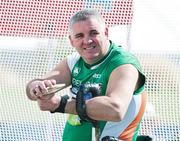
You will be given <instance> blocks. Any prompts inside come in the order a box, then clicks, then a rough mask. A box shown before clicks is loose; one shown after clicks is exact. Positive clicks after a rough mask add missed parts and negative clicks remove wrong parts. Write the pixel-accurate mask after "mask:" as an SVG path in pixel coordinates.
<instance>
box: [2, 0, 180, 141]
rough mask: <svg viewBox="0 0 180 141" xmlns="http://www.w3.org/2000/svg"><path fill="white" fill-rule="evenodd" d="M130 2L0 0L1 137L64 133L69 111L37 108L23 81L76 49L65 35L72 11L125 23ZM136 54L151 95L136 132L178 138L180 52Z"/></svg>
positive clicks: (17, 140)
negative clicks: (96, 13) (93, 12)
mask: <svg viewBox="0 0 180 141" xmlns="http://www.w3.org/2000/svg"><path fill="white" fill-rule="evenodd" d="M132 7H133V1H132V0H85V1H82V0H81V1H76V0H69V1H68V0H61V1H59V0H46V1H42V0H39V1H32V0H30V1H28V0H1V9H0V13H1V19H0V22H1V25H0V28H1V30H0V42H1V47H0V87H1V88H0V95H1V98H0V104H1V105H0V111H1V114H0V132H1V133H0V140H2V141H25V140H26V141H28V140H32V141H44V140H47V141H56V140H57V141H59V140H61V139H62V132H63V129H64V124H65V120H66V116H67V115H65V114H50V113H49V112H40V110H39V109H38V106H37V103H36V102H32V101H30V100H28V99H27V97H26V95H25V85H26V83H27V82H28V81H29V80H31V79H33V78H37V77H39V76H41V75H43V74H45V73H46V72H47V71H49V70H51V69H52V68H53V67H54V66H55V65H56V64H57V63H58V62H59V61H60V60H61V59H62V58H63V57H65V56H67V55H68V54H70V53H71V52H73V51H74V50H73V49H72V48H71V47H70V44H69V41H68V38H67V33H68V22H69V18H70V17H71V16H72V14H74V12H76V11H78V10H81V9H83V8H93V9H97V10H98V11H99V12H100V13H101V14H102V15H103V17H104V18H105V20H106V24H107V25H108V26H109V27H113V26H117V25H120V26H122V25H123V26H125V27H126V28H127V29H128V28H129V26H130V25H131V23H132V17H133V8H132ZM134 54H135V55H136V56H137V57H138V58H139V60H140V62H141V64H142V66H143V68H144V72H145V74H146V76H147V83H146V90H147V93H148V97H149V102H148V106H147V110H146V113H145V116H144V118H143V121H142V124H141V130H140V134H142V135H151V136H153V137H154V138H155V139H157V140H163V141H164V140H167V141H169V140H179V130H180V110H179V108H180V107H179V105H180V103H179V101H180V86H179V84H180V82H179V81H180V61H179V60H180V53H178V52H171V53H167V52H158V53H155V52H140V51H139V52H138V51H134ZM61 93H62V94H64V93H68V90H67V89H65V90H63V91H61V92H59V94H61ZM160 100H161V101H160Z"/></svg>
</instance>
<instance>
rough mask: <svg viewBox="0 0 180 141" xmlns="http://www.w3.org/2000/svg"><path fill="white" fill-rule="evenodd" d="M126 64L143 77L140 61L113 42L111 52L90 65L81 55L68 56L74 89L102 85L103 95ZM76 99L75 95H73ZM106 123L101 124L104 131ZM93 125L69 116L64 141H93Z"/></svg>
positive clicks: (139, 89) (138, 90)
mask: <svg viewBox="0 0 180 141" xmlns="http://www.w3.org/2000/svg"><path fill="white" fill-rule="evenodd" d="M124 64H132V65H133V66H134V67H135V68H136V69H137V70H138V71H139V73H140V75H142V77H143V78H144V81H145V76H144V75H143V73H142V70H141V66H140V63H139V61H138V59H137V58H136V57H135V56H134V55H133V54H131V53H129V52H127V51H126V50H124V49H123V48H122V47H119V46H117V45H115V44H114V43H112V42H111V44H110V48H109V52H108V53H107V55H106V56H104V57H103V58H102V59H101V60H100V61H98V62H97V63H95V64H92V65H89V64H86V63H85V62H84V60H83V59H82V57H80V56H79V54H77V53H75V54H72V55H70V56H68V66H69V68H70V70H71V75H72V87H73V88H78V87H79V86H80V85H81V84H87V83H90V84H100V85H101V95H105V94H106V88H107V84H108V80H109V77H110V74H111V72H112V71H113V70H114V69H115V68H117V67H119V66H121V65H124ZM143 88H144V83H142V86H140V87H139V88H138V89H137V90H136V91H135V92H134V95H138V94H139V93H140V92H141V91H142V90H143ZM73 96H74V97H75V95H73ZM105 124H106V122H105V121H102V122H100V126H101V131H103V129H104V126H105ZM91 129H92V125H91V123H88V122H86V123H80V120H79V117H78V116H77V115H69V118H68V121H67V123H66V126H65V130H64V134H63V141H91Z"/></svg>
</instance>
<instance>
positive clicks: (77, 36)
mask: <svg viewBox="0 0 180 141" xmlns="http://www.w3.org/2000/svg"><path fill="white" fill-rule="evenodd" d="M81 37H83V35H81V34H78V35H75V38H81Z"/></svg>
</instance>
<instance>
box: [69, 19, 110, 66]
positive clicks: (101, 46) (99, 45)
mask: <svg viewBox="0 0 180 141" xmlns="http://www.w3.org/2000/svg"><path fill="white" fill-rule="evenodd" d="M69 39H70V42H71V45H72V46H73V47H75V48H76V50H77V51H78V53H79V54H80V55H81V56H82V58H83V59H84V60H85V61H86V63H88V64H93V63H95V62H97V61H98V60H100V59H101V58H103V56H104V55H105V54H106V53H107V52H108V48H109V44H108V43H109V41H108V29H107V28H105V27H104V26H103V25H101V24H100V22H99V21H98V20H97V19H95V18H90V19H89V20H85V21H79V22H76V23H74V24H73V26H72V32H71V34H70V36H69Z"/></svg>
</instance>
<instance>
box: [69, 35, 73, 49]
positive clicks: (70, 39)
mask: <svg viewBox="0 0 180 141" xmlns="http://www.w3.org/2000/svg"><path fill="white" fill-rule="evenodd" d="M69 41H70V43H71V46H73V41H72V38H71V35H69Z"/></svg>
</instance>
